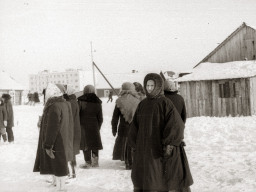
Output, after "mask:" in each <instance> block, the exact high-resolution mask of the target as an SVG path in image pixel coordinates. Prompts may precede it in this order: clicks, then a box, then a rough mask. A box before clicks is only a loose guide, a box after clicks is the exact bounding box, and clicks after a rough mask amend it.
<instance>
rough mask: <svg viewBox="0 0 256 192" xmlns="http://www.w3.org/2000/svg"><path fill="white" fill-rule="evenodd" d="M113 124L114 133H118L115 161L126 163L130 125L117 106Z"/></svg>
mask: <svg viewBox="0 0 256 192" xmlns="http://www.w3.org/2000/svg"><path fill="white" fill-rule="evenodd" d="M119 119H120V120H119ZM118 123H119V124H118ZM111 124H112V133H113V134H116V133H117V138H116V141H115V145H114V149H113V160H121V161H124V160H125V149H126V144H127V137H128V133H129V130H130V123H128V122H127V121H125V119H124V117H123V115H122V113H121V111H120V109H119V108H118V107H117V106H115V109H114V112H113V117H112V121H111Z"/></svg>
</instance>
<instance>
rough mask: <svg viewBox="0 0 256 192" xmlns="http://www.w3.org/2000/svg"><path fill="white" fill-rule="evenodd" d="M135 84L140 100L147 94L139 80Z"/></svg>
mask: <svg viewBox="0 0 256 192" xmlns="http://www.w3.org/2000/svg"><path fill="white" fill-rule="evenodd" d="M133 85H134V86H135V90H136V91H137V93H138V94H139V95H140V100H142V99H145V98H146V94H145V91H144V88H143V86H142V85H141V84H140V83H139V82H134V83H133Z"/></svg>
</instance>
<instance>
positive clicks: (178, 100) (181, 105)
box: [164, 91, 187, 123]
mask: <svg viewBox="0 0 256 192" xmlns="http://www.w3.org/2000/svg"><path fill="white" fill-rule="evenodd" d="M164 95H165V97H167V98H168V99H170V100H171V101H172V103H173V105H174V106H175V107H176V109H177V111H178V113H179V114H180V116H181V119H182V120H183V122H184V123H186V117H187V115H186V106H185V101H184V99H183V97H182V96H181V95H179V94H178V91H164Z"/></svg>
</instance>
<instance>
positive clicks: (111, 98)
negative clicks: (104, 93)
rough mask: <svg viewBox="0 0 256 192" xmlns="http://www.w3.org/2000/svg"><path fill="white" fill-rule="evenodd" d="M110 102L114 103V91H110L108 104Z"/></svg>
mask: <svg viewBox="0 0 256 192" xmlns="http://www.w3.org/2000/svg"><path fill="white" fill-rule="evenodd" d="M109 101H110V102H111V103H112V101H113V91H109V94H108V101H107V103H108V102H109Z"/></svg>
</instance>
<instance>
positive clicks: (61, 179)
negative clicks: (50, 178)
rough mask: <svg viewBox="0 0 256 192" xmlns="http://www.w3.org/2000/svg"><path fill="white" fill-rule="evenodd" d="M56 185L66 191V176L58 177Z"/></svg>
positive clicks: (60, 189) (59, 189)
mask: <svg viewBox="0 0 256 192" xmlns="http://www.w3.org/2000/svg"><path fill="white" fill-rule="evenodd" d="M56 186H57V191H66V188H65V176H63V177H56Z"/></svg>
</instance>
